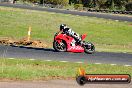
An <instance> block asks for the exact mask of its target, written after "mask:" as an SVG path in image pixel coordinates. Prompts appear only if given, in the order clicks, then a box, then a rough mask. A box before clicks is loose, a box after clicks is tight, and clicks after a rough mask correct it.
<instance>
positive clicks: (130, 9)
mask: <svg viewBox="0 0 132 88" xmlns="http://www.w3.org/2000/svg"><path fill="white" fill-rule="evenodd" d="M125 7H126V10H127V11H132V2H131V3H128V4H126V6H125Z"/></svg>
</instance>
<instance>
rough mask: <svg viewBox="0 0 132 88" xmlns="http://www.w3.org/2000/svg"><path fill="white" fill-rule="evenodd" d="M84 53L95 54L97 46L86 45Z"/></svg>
mask: <svg viewBox="0 0 132 88" xmlns="http://www.w3.org/2000/svg"><path fill="white" fill-rule="evenodd" d="M84 51H85V53H87V54H93V53H94V52H95V46H94V45H93V44H92V43H89V42H87V43H85V45H84Z"/></svg>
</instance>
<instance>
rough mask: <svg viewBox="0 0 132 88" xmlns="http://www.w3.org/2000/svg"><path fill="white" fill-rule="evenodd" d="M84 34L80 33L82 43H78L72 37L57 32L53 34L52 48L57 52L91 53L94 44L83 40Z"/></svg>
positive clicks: (93, 49)
mask: <svg viewBox="0 0 132 88" xmlns="http://www.w3.org/2000/svg"><path fill="white" fill-rule="evenodd" d="M86 36H87V35H86V34H83V35H81V38H82V41H83V43H82V44H79V43H77V42H76V41H75V39H74V38H73V37H71V36H68V35H66V34H64V33H59V32H58V33H56V34H55V35H54V41H53V48H54V49H55V51H58V52H75V53H81V52H85V53H88V54H92V53H94V52H95V46H94V44H92V43H91V42H86V41H84V39H85V38H86Z"/></svg>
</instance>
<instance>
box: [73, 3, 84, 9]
mask: <svg viewBox="0 0 132 88" xmlns="http://www.w3.org/2000/svg"><path fill="white" fill-rule="evenodd" d="M74 8H75V9H83V4H75V5H74Z"/></svg>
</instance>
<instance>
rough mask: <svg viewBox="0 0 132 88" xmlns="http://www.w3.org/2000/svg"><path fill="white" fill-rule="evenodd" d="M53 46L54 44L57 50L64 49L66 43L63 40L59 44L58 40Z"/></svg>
mask: <svg viewBox="0 0 132 88" xmlns="http://www.w3.org/2000/svg"><path fill="white" fill-rule="evenodd" d="M55 46H56V48H57V50H59V51H65V50H66V45H65V44H64V43H63V42H60V44H59V43H58V42H56V44H55Z"/></svg>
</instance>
